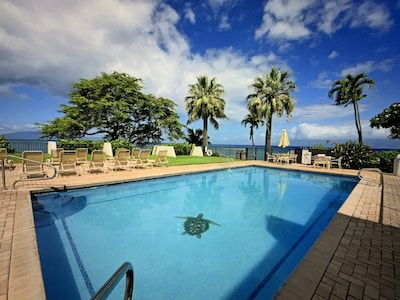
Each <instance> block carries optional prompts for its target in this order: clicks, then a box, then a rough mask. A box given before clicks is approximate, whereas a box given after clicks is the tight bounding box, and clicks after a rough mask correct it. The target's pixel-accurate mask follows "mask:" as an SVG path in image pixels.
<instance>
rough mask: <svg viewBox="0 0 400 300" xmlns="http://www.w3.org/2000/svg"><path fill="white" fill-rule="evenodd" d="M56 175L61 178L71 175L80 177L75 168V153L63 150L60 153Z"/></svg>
mask: <svg viewBox="0 0 400 300" xmlns="http://www.w3.org/2000/svg"><path fill="white" fill-rule="evenodd" d="M58 174H60V175H61V176H63V175H71V174H78V175H80V173H79V171H78V168H77V166H76V151H74V150H71V151H68V150H63V151H61V152H60V167H59V169H58Z"/></svg>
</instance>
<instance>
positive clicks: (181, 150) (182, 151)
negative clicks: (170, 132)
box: [168, 143, 193, 155]
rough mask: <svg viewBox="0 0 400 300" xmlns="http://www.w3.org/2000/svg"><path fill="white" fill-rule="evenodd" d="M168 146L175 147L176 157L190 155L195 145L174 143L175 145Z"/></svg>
mask: <svg viewBox="0 0 400 300" xmlns="http://www.w3.org/2000/svg"><path fill="white" fill-rule="evenodd" d="M168 146H172V147H174V149H175V154H176V155H190V151H192V147H193V144H181V143H173V144H168Z"/></svg>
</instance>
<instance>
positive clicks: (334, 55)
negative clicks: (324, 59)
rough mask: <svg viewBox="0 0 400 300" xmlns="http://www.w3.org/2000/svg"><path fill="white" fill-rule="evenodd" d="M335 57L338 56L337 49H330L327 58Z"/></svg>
mask: <svg viewBox="0 0 400 300" xmlns="http://www.w3.org/2000/svg"><path fill="white" fill-rule="evenodd" d="M336 57H339V52H337V51H335V50H334V51H332V52H331V53H330V54H329V55H328V58H329V59H334V58H336Z"/></svg>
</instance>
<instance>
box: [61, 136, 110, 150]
mask: <svg viewBox="0 0 400 300" xmlns="http://www.w3.org/2000/svg"><path fill="white" fill-rule="evenodd" d="M103 144H104V142H103V141H92V140H64V139H61V140H58V141H57V147H58V148H63V149H65V150H75V149H77V148H88V152H89V153H91V152H92V151H93V150H101V149H103Z"/></svg>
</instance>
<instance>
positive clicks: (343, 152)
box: [333, 141, 374, 170]
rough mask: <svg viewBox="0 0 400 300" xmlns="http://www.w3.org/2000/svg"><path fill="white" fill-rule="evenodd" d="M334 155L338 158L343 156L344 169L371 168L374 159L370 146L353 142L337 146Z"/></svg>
mask: <svg viewBox="0 0 400 300" xmlns="http://www.w3.org/2000/svg"><path fill="white" fill-rule="evenodd" d="M333 155H334V156H336V157H340V156H343V159H342V167H343V168H346V169H356V170H359V169H362V168H367V167H371V160H373V159H374V154H373V152H372V150H371V147H370V146H367V145H365V144H360V143H358V142H353V141H348V142H346V143H344V144H336V145H335V147H334V148H333Z"/></svg>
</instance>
